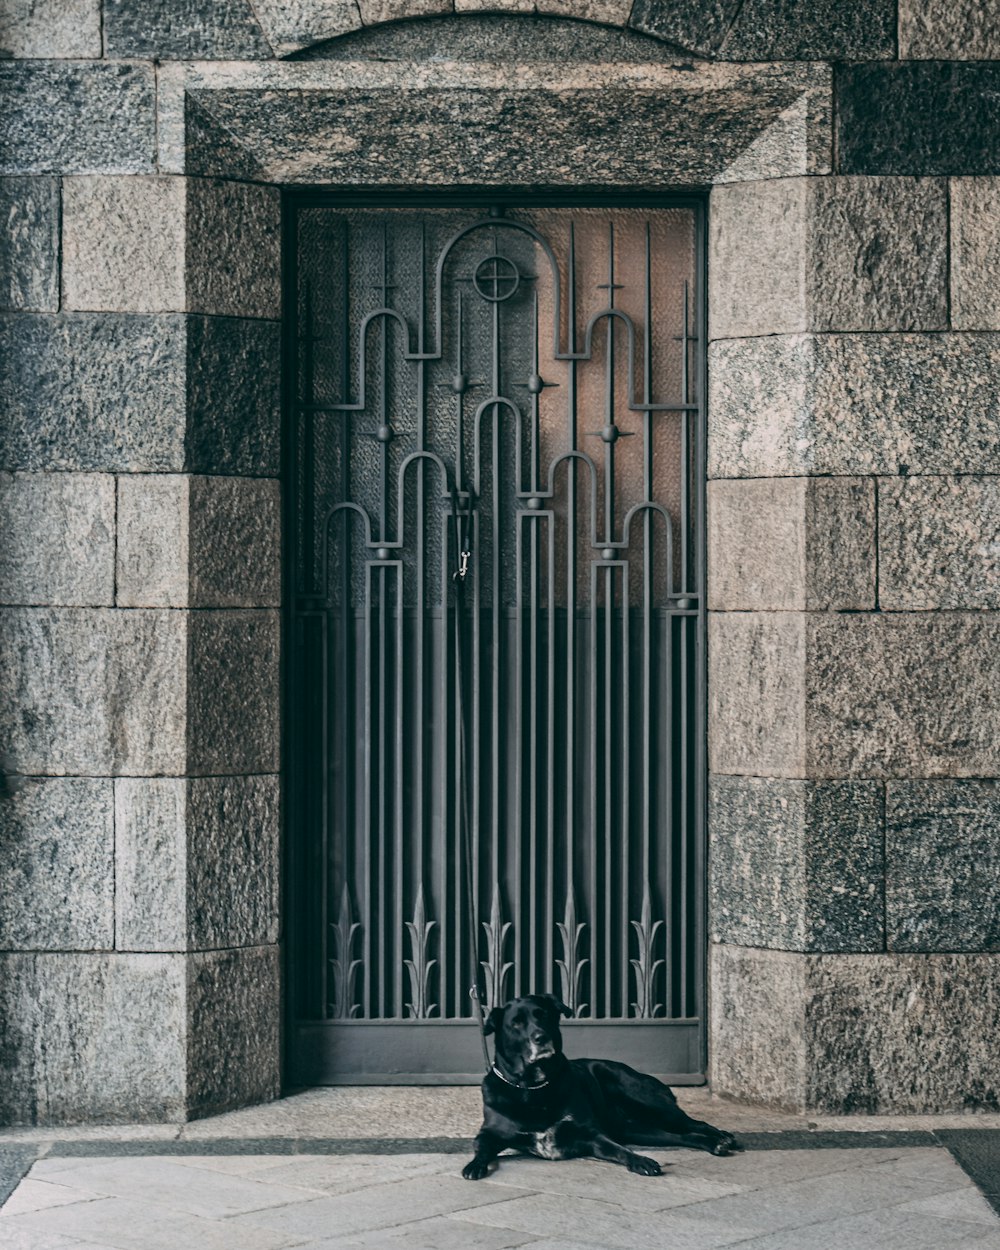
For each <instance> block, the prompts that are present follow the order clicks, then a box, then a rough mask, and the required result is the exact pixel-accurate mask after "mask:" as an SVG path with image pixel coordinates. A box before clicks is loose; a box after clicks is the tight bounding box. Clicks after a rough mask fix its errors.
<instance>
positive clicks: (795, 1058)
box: [708, 945, 806, 1111]
mask: <svg viewBox="0 0 1000 1250" xmlns="http://www.w3.org/2000/svg"><path fill="white" fill-rule="evenodd" d="M709 958H710V967H709V987H710V992H709V1019H710V1033H711V1037H712V1045H711V1047H710V1048H709V1052H708V1054H709V1064H710V1071H709V1080H710V1082H711V1086H712V1090H713V1092H714V1093H717V1094H727V1095H730V1096H731V1097H734V1098H739V1099H740V1100H741V1101H744V1102H754V1103H766V1104H768V1105H770V1106H773V1107H787V1108H788V1109H790V1110H794V1111H799V1110H802V1108H803V1103H804V1093H805V1090H804V1087H805V1082H806V1053H805V1020H804V1016H803V1010H802V1003H803V999H804V996H805V979H806V977H805V974H806V959H805V957H804V956H802V955H794V954H790V953H787V952H785V951H764V950H748V949H745V948H742V947H739V946H715V945H713V946H711V947H710V948H709Z"/></svg>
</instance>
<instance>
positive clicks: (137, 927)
mask: <svg viewBox="0 0 1000 1250" xmlns="http://www.w3.org/2000/svg"><path fill="white" fill-rule="evenodd" d="M114 785H115V814H116V830H117V838H116V843H115V883H116V891H115V904H116V911H117V929H116V936H117V946H118V949H119V950H139V951H144V950H159V951H177V950H181V951H184V950H205V949H218V948H223V947H240V946H255V945H262V944H267V943H272V942H276V941H277V938H278V932H277V930H278V913H279V907H278V779H277V777H274V776H270V777H202V778H196V779H194V780H185V779H183V778H173V777H169V778H168V777H155V778H137V777H128V778H119V779H118V780H117V781H115V783H114Z"/></svg>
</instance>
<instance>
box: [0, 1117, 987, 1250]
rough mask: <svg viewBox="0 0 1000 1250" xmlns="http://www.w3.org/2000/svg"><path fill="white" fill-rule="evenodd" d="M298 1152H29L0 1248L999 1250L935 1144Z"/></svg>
mask: <svg viewBox="0 0 1000 1250" xmlns="http://www.w3.org/2000/svg"><path fill="white" fill-rule="evenodd" d="M868 1140H871V1138H869V1139H868ZM141 1144H142V1145H143V1146H144V1148H147V1149H149V1148H150V1147H151V1146H152V1143H141ZM177 1144H178V1145H180V1143H177ZM244 1144H246V1143H244ZM251 1144H252V1143H251ZM299 1144H300V1145H301V1146H302V1147H304V1150H303V1152H302V1153H298V1154H295V1155H294V1156H290V1155H289V1154H288V1153H274V1154H260V1153H253V1152H246V1153H235V1154H234V1153H228V1154H215V1153H200V1154H195V1153H189V1154H187V1155H177V1154H171V1155H160V1156H158V1155H151V1154H146V1155H135V1154H124V1155H116V1154H113V1153H109V1154H106V1155H104V1156H100V1155H94V1156H91V1155H89V1154H76V1155H60V1154H53V1155H50V1156H48V1157H45V1158H41V1159H38V1160H37V1161H36V1162H35V1164H34V1165H33V1167H32V1168H31V1170H30V1172H29V1173H28V1175H27V1177H26V1178H25V1179H24V1181H23V1182H22V1183H21V1184H20V1186H18V1188H17V1189H16V1190H15V1191H14V1194H13V1196H12V1198H11V1199H10V1200H9V1201H8V1202H7V1204H6V1205H5V1206H4V1207H3V1208H2V1209H0V1247H2V1248H3V1250H101V1247H103V1248H104V1250H161V1248H162V1250H167V1248H168V1247H169V1248H170V1250H175V1248H176V1247H181V1248H186V1247H192V1248H194V1247H197V1250H285V1247H288V1248H289V1250H292V1248H295V1250H351V1248H352V1247H357V1248H358V1250H360V1248H361V1247H369V1248H376V1250H383V1248H384V1250H392V1247H397V1246H398V1247H400V1250H402V1248H403V1247H405V1248H406V1250H514V1248H515V1247H521V1246H530V1247H533V1248H534V1250H594V1248H595V1247H603V1248H604V1250H612V1248H614V1247H623V1248H626V1250H643V1248H645V1247H650V1248H653V1247H655V1248H656V1250H660V1248H661V1247H663V1246H669V1247H670V1248H671V1250H713V1248H714V1247H729V1246H734V1247H740V1248H741V1250H829V1248H830V1247H832V1246H836V1247H837V1250H875V1248H877V1250H924V1248H926V1250H939V1248H940V1247H948V1250H965V1248H969V1250H1000V1217H998V1216H997V1214H996V1213H995V1212H994V1211H993V1210H992V1209H991V1207H990V1205H989V1204H988V1203H987V1202H986V1200H985V1199H984V1197H983V1196H982V1194H981V1193H980V1192H979V1190H978V1189H977V1188H976V1187H975V1185H973V1183H972V1181H971V1180H970V1179H969V1177H968V1176H967V1175H966V1173H965V1172H964V1171H963V1170H962V1168H961V1167H959V1165H958V1163H957V1162H956V1161H955V1159H954V1158H953V1157H952V1155H951V1154H950V1153H949V1151H948V1150H946V1149H945V1148H944V1147H943V1146H941V1145H925V1146H905V1145H903V1146H896V1147H892V1146H885V1145H880V1146H864V1145H861V1146H857V1147H853V1148H838V1147H836V1146H826V1147H818V1148H814V1149H809V1150H803V1149H764V1150H756V1151H753V1150H751V1151H747V1152H746V1153H744V1154H742V1155H738V1156H734V1157H732V1158H728V1159H717V1158H715V1157H714V1156H711V1155H706V1154H702V1153H699V1152H694V1151H687V1150H669V1151H667V1150H663V1151H651V1152H650V1153H652V1154H653V1155H654V1156H655V1157H656V1158H657V1159H659V1160H660V1162H661V1163H662V1164H663V1165H664V1175H663V1176H661V1177H638V1176H633V1175H631V1174H630V1173H628V1172H626V1171H624V1170H623V1169H621V1168H618V1167H614V1166H613V1165H610V1164H603V1163H597V1162H595V1161H591V1160H575V1161H572V1162H563V1163H550V1162H544V1161H541V1160H537V1159H530V1158H523V1157H520V1156H509V1155H505V1156H502V1157H501V1159H500V1161H499V1164H498V1166H497V1167H496V1168H495V1169H494V1170H493V1171H492V1172H491V1174H490V1176H489V1177H488V1178H486V1179H485V1180H484V1181H481V1182H478V1183H475V1184H473V1183H470V1182H467V1181H463V1180H462V1179H461V1178H460V1176H459V1172H460V1168H461V1166H462V1163H463V1161H464V1154H465V1150H466V1149H467V1146H466V1143H465V1142H456V1143H454V1145H455V1147H458V1148H461V1154H459V1153H458V1151H457V1150H456V1149H452V1150H449V1151H428V1150H424V1151H420V1150H414V1151H412V1152H410V1153H389V1154H378V1153H374V1152H373V1151H369V1152H360V1151H354V1152H348V1153H336V1154H327V1153H316V1152H311V1151H310V1150H309V1143H307V1142H302V1143H299ZM77 1145H78V1146H85V1145H91V1143H77ZM95 1145H96V1143H95Z"/></svg>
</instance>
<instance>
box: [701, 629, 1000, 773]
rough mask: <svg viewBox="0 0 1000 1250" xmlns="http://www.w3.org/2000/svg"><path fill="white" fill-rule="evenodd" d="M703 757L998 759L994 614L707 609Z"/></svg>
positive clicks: (972, 762) (858, 768) (857, 764)
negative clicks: (706, 736)
mask: <svg viewBox="0 0 1000 1250" xmlns="http://www.w3.org/2000/svg"><path fill="white" fill-rule="evenodd" d="M708 635H709V682H708V687H709V726H710V728H709V762H710V764H709V766H710V768H711V770H712V772H714V773H727V774H734V775H741V776H764V777H803V778H812V779H823V778H848V777H899V776H904V777H905V776H925V777H935V776H936V777H970V776H972V777H977V776H978V777H982V776H986V777H989V776H993V775H995V774H996V773H997V772H998V771H1000V716H998V715H997V691H998V690H1000V616H998V615H997V614H996V613H992V612H947V613H871V614H868V613H792V612H766V613H755V612H732V613H728V612H723V613H711V614H710V616H709V630H708Z"/></svg>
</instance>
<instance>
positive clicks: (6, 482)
mask: <svg viewBox="0 0 1000 1250" xmlns="http://www.w3.org/2000/svg"><path fill="white" fill-rule="evenodd" d="M0 534H3V543H2V544H0V603H3V604H19V605H22V606H25V605H33V604H61V605H71V606H76V605H79V606H86V605H92V606H95V607H99V606H106V605H110V604H111V603H113V602H114V588H115V571H114V564H115V483H114V478H112V477H109V476H105V475H104V474H96V473H18V474H11V473H0Z"/></svg>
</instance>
